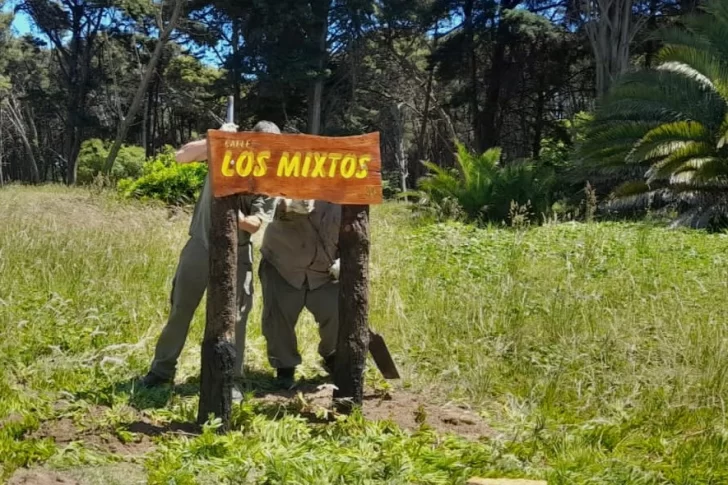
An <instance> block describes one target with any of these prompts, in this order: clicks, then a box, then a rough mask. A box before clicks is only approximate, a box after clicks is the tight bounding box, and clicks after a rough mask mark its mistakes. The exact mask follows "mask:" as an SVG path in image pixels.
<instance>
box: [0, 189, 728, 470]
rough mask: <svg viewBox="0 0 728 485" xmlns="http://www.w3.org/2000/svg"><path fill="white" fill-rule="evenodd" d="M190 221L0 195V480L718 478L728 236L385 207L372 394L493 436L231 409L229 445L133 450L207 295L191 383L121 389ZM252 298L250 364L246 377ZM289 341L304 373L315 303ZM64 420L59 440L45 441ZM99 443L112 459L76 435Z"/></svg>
mask: <svg viewBox="0 0 728 485" xmlns="http://www.w3.org/2000/svg"><path fill="white" fill-rule="evenodd" d="M189 217H190V216H189V213H186V212H174V213H172V212H170V211H168V210H167V209H165V208H162V207H157V206H152V205H142V204H137V203H129V202H122V201H118V200H116V199H115V198H114V197H112V196H110V195H107V194H98V193H91V192H89V191H86V190H81V189H75V190H73V189H66V188H60V187H43V188H21V187H9V188H4V189H2V190H0V332H1V333H0V335H2V338H1V339H0V463H2V471H1V472H0V476H1V477H3V478H4V479H8V478H9V477H10V476H11V475H13V473H14V472H15V470H16V469H17V468H18V467H43V469H44V470H58V471H63V472H64V473H68V474H70V476H73V477H75V479H77V480H79V481H80V482H81V483H147V482H148V483H165V484H166V483H177V484H182V483H260V484H278V483H281V484H283V483H300V484H304V483H305V484H308V483H316V484H326V483H332V484H333V483H361V484H364V483H372V484H373V483H388V484H409V483H423V484H424V483H426V484H450V483H464V482H465V480H466V479H467V478H469V477H470V476H473V475H478V476H511V477H530V478H542V479H547V480H548V483H549V484H579V483H584V484H633V483H634V484H724V483H728V428H727V426H726V421H725V419H726V414H725V400H726V398H727V397H728V388H727V385H728V358H727V357H728V342H727V341H726V317H728V304H726V303H725V297H726V294H727V292H726V285H727V284H728V256H727V255H728V238H726V236H724V235H707V234H704V233H700V232H687V231H670V230H667V229H663V228H660V227H655V226H650V225H646V224H645V225H639V224H630V225H628V224H616V223H603V224H599V223H595V224H571V223H568V224H558V225H556V224H553V225H546V226H543V227H539V228H531V229H521V230H514V229H503V228H488V229H477V228H474V227H472V226H466V225H462V224H458V223H446V224H426V223H424V222H422V221H416V220H414V219H413V218H412V216H411V215H410V213H409V211H408V210H407V208H406V206H404V205H402V204H396V203H387V204H385V205H383V206H379V207H374V208H373V210H372V215H371V219H372V255H371V279H372V281H371V296H370V305H371V314H370V320H371V324H372V326H373V327H375V328H376V329H377V330H379V331H381V333H382V334H383V335H384V336H385V337H386V339H387V341H388V344H389V346H390V348H391V349H392V351H393V352H394V354H395V359H396V360H397V362H398V364H399V366H400V370H401V372H402V374H403V379H402V381H401V382H399V383H392V384H391V385H392V386H394V387H396V388H399V389H404V390H407V391H408V392H412V393H417V394H420V395H421V396H423V397H424V399H425V400H426V401H427V402H432V403H443V404H444V403H446V402H454V403H457V404H460V405H465V406H469V407H471V408H472V409H473V410H474V411H476V412H478V413H479V414H480V415H481V416H482V417H483V419H484V420H485V422H486V423H487V424H488V425H489V426H490V427H491V428H492V429H493V433H492V435H491V436H489V437H488V438H483V439H482V440H480V441H479V442H472V441H468V440H465V439H463V438H458V437H446V436H444V435H441V434H437V433H435V432H434V431H432V430H430V429H428V428H426V427H423V428H422V429H419V430H414V431H405V430H402V429H399V428H398V427H397V426H395V425H394V424H392V423H386V422H381V423H379V422H368V421H364V420H363V419H361V418H360V417H358V416H354V417H352V418H351V419H348V420H344V419H341V420H339V421H335V422H332V423H329V424H320V423H318V424H317V423H315V422H311V421H310V420H307V419H305V418H304V417H303V416H302V415H301V414H299V413H297V412H294V411H293V410H287V411H286V410H280V411H279V412H276V413H272V412H271V410H270V409H269V407H266V406H265V405H264V404H261V403H258V402H255V401H247V402H246V403H244V404H243V405H241V406H238V407H236V409H235V416H234V421H235V426H236V430H235V431H234V432H232V433H230V434H228V435H225V436H219V435H216V434H215V433H214V432H213V431H212V429H208V430H207V431H206V432H204V433H203V434H202V435H197V434H193V433H165V434H162V435H161V436H159V437H156V438H154V440H153V442H151V443H149V446H147V447H144V448H142V447H140V446H139V447H134V446H132V445H133V444H134V443H135V442H138V441H140V440H141V437H140V434H139V433H138V432H137V431H135V428H133V427H130V424H131V423H134V422H136V421H139V419H140V416H142V417H143V418H144V419H145V420H146V421H145V422H154V423H158V424H159V425H160V426H163V425H164V424H165V423H171V422H192V421H194V418H195V415H196V407H197V406H196V403H197V401H196V399H197V398H196V395H195V393H196V389H195V385H194V382H195V378H196V376H197V374H198V372H199V361H200V350H199V342H200V339H201V334H202V330H203V325H204V319H203V317H204V311H202V309H203V307H202V306H201V307H200V311H198V315H197V317H196V320H195V322H194V324H193V330H192V332H191V334H190V339H189V341H188V345H187V347H186V348H185V351H184V353H183V356H182V362H181V365H180V369H179V371H178V375H177V382H178V384H180V385H181V386H182V387H184V386H185V383H188V384H187V388H188V389H187V390H188V391H190V392H179V393H177V392H175V393H167V394H163V393H154V392H153V393H146V394H145V393H144V392H142V391H139V390H138V389H136V388H135V387H134V386H133V378H135V377H136V376H139V375H141V374H142V373H144V372H145V371H146V370H147V367H148V365H149V362H150V359H151V355H152V348H153V345H154V343H155V339H156V337H157V335H158V333H159V331H160V329H161V326H162V325H163V324H164V321H165V318H166V313H167V310H168V304H169V289H170V285H171V278H172V276H173V272H174V269H175V265H176V262H177V257H178V255H179V251H180V250H181V248H182V246H183V244H184V243H185V241H186V239H187V228H188V224H189ZM258 290H259V288H258ZM259 294H260V292H259V291H258V295H259ZM256 298H257V297H256ZM256 304H257V307H256V308H255V309H254V310H253V313H252V315H251V321H250V322H249V338H248V342H249V348H248V351H247V356H246V359H247V363H248V366H249V368H250V370H251V372H252V373H257V374H265V373H270V372H271V371H270V369H269V368H268V366H267V363H266V360H265V349H264V342H263V340H262V337H261V334H260V318H259V311H260V301H259V300H258V299H256ZM203 305H204V303H203ZM299 334H300V346H301V348H302V350H303V351H304V365H303V366H302V368H301V369H300V374H301V376H302V377H307V376H316V375H317V374H320V373H321V372H322V371H321V370H320V367H319V363H318V359H317V356H316V354H315V347H316V343H317V332H316V328H315V325H313V322H312V320H311V319H310V317H306V319H305V321H304V322H303V323H302V324H301V325H300V327H299ZM367 375H368V377H369V381H370V382H371V383H372V385H374V386H379V387H381V386H384V384H383V383H382V382H381V380H380V379H378V378H377V375H376V372H374V370H373V369H370V370H369V371H368V373H367ZM189 383H192V384H189ZM59 420H65V421H64V422H72V423H74V425H75V428H74V430H75V431H74V432H75V433H76V438H75V439H73V440H71V441H70V442H64V443H57V442H54V440H53V439H52V437H49V436H48V435H47V434H44V433H43V432H42V431H43V430H44V429H45V428H47V427H48V426H49V423H54V422H58V421H59ZM104 433H106V434H109V435H110V436H111V437H112V438H113V439H115V440H118V441H119V442H121V443H128V444H129V448H128V450H127V451H129V453H126V454H125V453H120V452H118V450H117V451H114V450H108V449H104V448H103V447H101V448H99V447H97V446H94V444H95V443H96V438H92V436H98V435H103V434H104Z"/></svg>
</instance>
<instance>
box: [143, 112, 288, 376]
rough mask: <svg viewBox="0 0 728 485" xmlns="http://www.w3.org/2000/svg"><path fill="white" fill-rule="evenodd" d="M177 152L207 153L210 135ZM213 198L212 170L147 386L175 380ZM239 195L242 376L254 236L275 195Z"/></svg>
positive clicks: (202, 280)
mask: <svg viewBox="0 0 728 485" xmlns="http://www.w3.org/2000/svg"><path fill="white" fill-rule="evenodd" d="M236 128H237V127H235V125H225V126H223V130H225V131H235V130H236ZM253 131H261V132H267V133H278V134H280V130H279V129H278V127H277V126H276V125H275V124H274V123H270V122H267V121H261V122H259V123H258V124H257V125H256V126H255V128H253ZM176 158H177V161H178V162H179V163H189V162H195V161H201V160H205V159H207V141H206V140H199V141H195V142H191V143H188V144H187V145H185V146H183V147H182V148H181V149H180V150H179V151H178V152H177V156H176ZM211 200H212V188H211V185H210V177H209V175H208V176H207V177H205V183H204V186H203V189H202V192H201V194H200V197H199V199H198V201H197V204H196V205H195V210H194V215H193V216H192V223H191V224H190V229H189V235H190V239H189V240H188V241H187V244H186V245H185V247H184V249H183V250H182V253H181V254H180V258H179V262H178V264H177V272H176V274H175V276H174V280H173V282H172V294H171V297H170V300H171V310H170V313H169V318H168V320H167V324H166V325H165V327H164V329H163V330H162V334H161V335H160V337H159V340H158V341H157V345H156V349H155V352H154V360H153V361H152V365H151V368H150V370H149V372H148V373H147V375H146V376H145V377H144V378H143V379H142V382H141V383H142V385H143V386H145V387H153V386H158V385H161V384H165V383H169V382H172V381H173V379H174V374H175V371H176V367H177V360H178V359H179V356H180V354H181V353H182V348H183V347H184V344H185V341H186V340H187V334H188V332H189V328H190V322H191V321H192V317H193V316H194V313H195V310H196V309H197V306H198V305H199V304H200V300H201V299H202V295H203V294H204V293H205V290H206V289H207V281H208V274H209V253H208V248H209V232H210V201H211ZM239 201H240V202H239V203H240V207H239V210H238V229H239V232H238V271H237V275H238V282H237V288H238V294H237V308H238V314H237V316H236V320H237V322H236V325H235V349H236V362H235V375H236V377H240V376H242V371H243V361H244V353H245V332H246V325H247V320H248V315H249V313H250V310H251V308H252V304H253V266H252V257H253V253H252V246H251V241H250V236H251V234H255V233H256V232H257V231H258V229H260V227H261V225H262V223H263V222H269V221H270V220H271V219H272V216H273V212H274V210H275V205H276V201H277V199H275V198H271V197H267V196H262V195H243V196H240V197H239Z"/></svg>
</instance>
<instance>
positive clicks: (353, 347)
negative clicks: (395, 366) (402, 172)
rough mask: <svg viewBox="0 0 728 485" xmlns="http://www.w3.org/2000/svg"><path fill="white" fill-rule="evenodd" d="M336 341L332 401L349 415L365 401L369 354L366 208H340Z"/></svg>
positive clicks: (367, 213) (367, 217)
mask: <svg viewBox="0 0 728 485" xmlns="http://www.w3.org/2000/svg"><path fill="white" fill-rule="evenodd" d="M339 256H340V258H341V260H340V264H341V271H340V277H339V339H338V344H337V347H336V363H335V366H334V385H335V386H336V388H337V389H336V390H335V391H334V401H335V403H336V408H337V410H338V411H339V412H343V413H350V412H351V410H352V409H353V407H354V406H361V404H362V401H363V400H364V366H365V364H366V358H367V352H368V350H369V206H368V205H343V206H342V208H341V230H340V232H339Z"/></svg>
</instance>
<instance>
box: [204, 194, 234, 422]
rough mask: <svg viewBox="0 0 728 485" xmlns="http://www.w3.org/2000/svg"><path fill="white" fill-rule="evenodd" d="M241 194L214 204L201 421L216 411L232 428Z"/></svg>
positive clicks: (217, 200) (212, 206)
mask: <svg viewBox="0 0 728 485" xmlns="http://www.w3.org/2000/svg"><path fill="white" fill-rule="evenodd" d="M236 201H237V196H234V195H233V196H227V197H221V198H217V197H213V198H212V203H211V207H210V212H211V213H210V219H211V221H210V222H211V227H210V247H209V252H210V276H209V282H208V285H207V322H206V324H205V336H204V338H203V340H202V371H201V377H200V405H199V408H198V411H197V422H198V423H199V424H203V423H204V422H205V421H207V419H208V416H209V415H210V414H213V415H214V416H215V417H218V418H220V419H221V420H222V430H221V431H228V430H229V429H230V414H231V411H232V399H233V396H232V390H233V370H234V366H235V346H234V345H233V335H234V331H235V316H236V308H235V307H236V304H235V300H236V297H235V294H236V285H237V267H238V264H237V261H238V228H237V204H236Z"/></svg>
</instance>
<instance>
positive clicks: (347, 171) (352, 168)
mask: <svg viewBox="0 0 728 485" xmlns="http://www.w3.org/2000/svg"><path fill="white" fill-rule="evenodd" d="M354 172H356V157H355V156H354V155H346V156H345V157H344V159H343V160H342V161H341V176H342V177H344V178H345V179H350V178H351V177H353V176H354Z"/></svg>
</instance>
